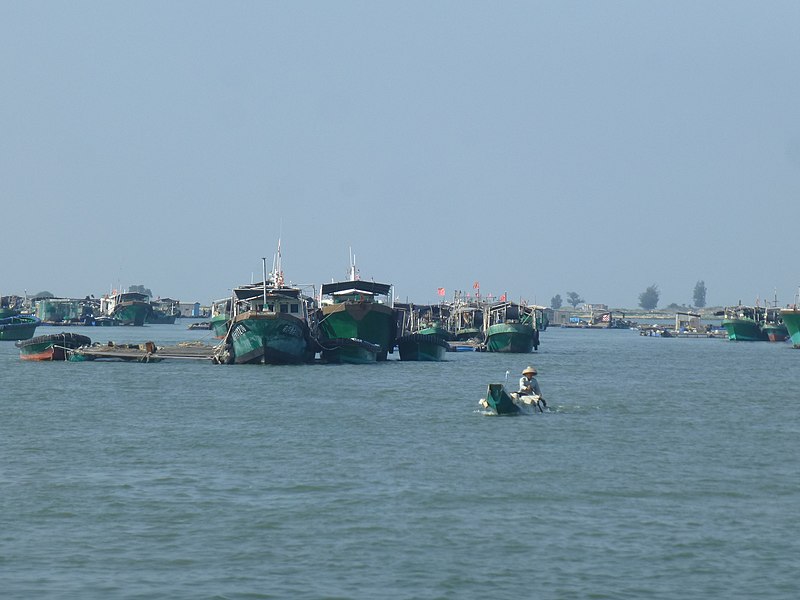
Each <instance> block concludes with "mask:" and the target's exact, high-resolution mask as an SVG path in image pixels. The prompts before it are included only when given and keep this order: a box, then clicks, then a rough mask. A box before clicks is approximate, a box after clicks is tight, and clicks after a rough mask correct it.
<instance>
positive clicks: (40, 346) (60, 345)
mask: <svg viewBox="0 0 800 600" xmlns="http://www.w3.org/2000/svg"><path fill="white" fill-rule="evenodd" d="M91 343H92V340H91V339H89V338H88V337H86V336H85V335H79V334H77V333H66V332H62V333H53V334H50V335H40V336H38V337H35V338H31V339H29V340H24V341H19V342H17V344H16V346H17V348H19V357H20V359H21V360H67V357H68V354H69V351H70V350H74V349H76V348H80V347H81V346H88V345H89V344H91Z"/></svg>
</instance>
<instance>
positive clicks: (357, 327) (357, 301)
mask: <svg viewBox="0 0 800 600" xmlns="http://www.w3.org/2000/svg"><path fill="white" fill-rule="evenodd" d="M349 275H350V279H349V280H347V281H340V282H336V283H326V284H323V286H322V295H323V296H324V297H326V298H325V299H324V300H323V302H322V306H321V307H320V309H319V311H318V313H319V316H318V324H317V328H316V334H317V335H316V338H317V341H318V342H319V344H320V347H321V353H322V358H323V359H324V360H325V361H327V362H334V363H364V362H372V361H374V360H379V361H383V360H386V358H387V355H388V353H389V352H391V351H392V350H393V349H394V345H395V337H396V332H397V325H396V313H395V310H394V308H393V306H392V286H391V285H389V284H385V283H375V282H372V281H361V280H360V279H358V278H357V276H356V269H355V264H354V263H353V262H352V261H351V265H350V273H349ZM379 297H384V298H385V300H384V301H380V300H379ZM341 340H357V341H362V342H367V343H368V344H373V345H375V346H377V347H378V350H377V352H376V353H375V355H374V357H370V356H369V354H370V353H369V352H368V351H366V352H365V349H364V347H363V346H361V345H359V344H357V343H356V342H353V343H352V344H343V343H342V342H341Z"/></svg>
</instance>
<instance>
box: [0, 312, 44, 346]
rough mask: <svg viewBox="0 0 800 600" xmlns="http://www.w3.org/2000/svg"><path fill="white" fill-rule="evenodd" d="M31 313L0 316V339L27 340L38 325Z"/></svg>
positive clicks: (36, 319)
mask: <svg viewBox="0 0 800 600" xmlns="http://www.w3.org/2000/svg"><path fill="white" fill-rule="evenodd" d="M40 322H41V321H39V319H38V318H36V317H34V316H33V315H13V316H9V317H5V318H0V340H13V341H18V340H29V339H30V338H32V337H33V334H34V333H35V332H36V328H37V327H38V326H39V323H40Z"/></svg>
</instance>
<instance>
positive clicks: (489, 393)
mask: <svg viewBox="0 0 800 600" xmlns="http://www.w3.org/2000/svg"><path fill="white" fill-rule="evenodd" d="M480 404H481V406H483V407H484V408H488V409H490V410H492V411H494V413H495V414H497V415H518V414H520V413H521V412H522V409H521V408H520V407H519V406H517V404H516V403H515V402H514V400H513V399H512V398H511V396H510V395H509V394H508V392H506V390H505V388H504V387H503V384H502V383H490V384H489V388H488V389H487V390H486V398H482V399H481V402H480Z"/></svg>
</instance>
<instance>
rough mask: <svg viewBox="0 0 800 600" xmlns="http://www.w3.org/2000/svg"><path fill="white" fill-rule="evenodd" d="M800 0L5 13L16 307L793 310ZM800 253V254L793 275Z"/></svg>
mask: <svg viewBox="0 0 800 600" xmlns="http://www.w3.org/2000/svg"><path fill="white" fill-rule="evenodd" d="M798 23H800V2H796V1H789V2H763V3H762V2H752V1H747V2H744V1H742V2H739V1H733V0H730V1H722V2H702V1H700V2H698V1H694V0H693V1H687V2H674V1H671V2H640V1H631V2H564V1H553V2H534V1H526V2H509V1H505V2H466V1H461V0H459V1H447V2H445V1H441V2H436V1H424V2H409V1H403V2H375V1H364V2H333V1H325V2H289V1H286V2H256V1H253V2H235V1H226V2H196V1H191V2H179V1H169V2H162V1H158V2H146V1H138V0H137V1H135V2H134V1H131V2H105V1H103V2H81V1H77V2H60V1H59V2H36V1H30V2H17V1H9V0H2V1H1V2H0V76H2V93H0V201H1V202H2V217H1V218H2V223H3V226H2V236H0V239H2V242H0V250H2V253H3V257H4V259H3V260H2V262H1V263H0V265H2V266H0V293H2V294H9V293H19V294H22V293H23V290H27V291H28V292H29V293H35V292H38V291H41V290H49V291H51V292H53V293H55V294H57V295H63V296H84V295H86V294H95V295H98V294H100V293H103V292H106V291H108V290H109V289H110V288H112V287H127V286H129V285H133V284H144V285H146V286H147V287H149V288H151V289H152V290H153V292H154V294H157V295H162V296H171V297H178V298H180V299H182V300H186V301H194V300H200V301H203V302H207V301H209V300H210V299H212V298H218V297H223V296H226V295H227V294H228V289H229V288H231V287H233V286H234V285H237V284H241V283H246V282H249V281H250V277H251V273H255V274H256V276H259V275H260V271H261V257H262V256H268V257H271V256H272V254H273V253H274V250H275V246H276V244H277V241H278V237H279V235H281V236H282V248H283V266H284V270H285V272H286V277H287V279H290V280H292V281H294V282H297V283H322V282H325V281H330V280H331V279H332V278H333V279H342V278H344V276H345V275H346V271H347V266H348V252H349V248H350V247H352V248H353V252H354V253H355V255H356V257H357V261H358V266H359V268H360V271H361V275H362V277H363V278H366V279H375V280H376V281H381V282H386V283H393V284H394V285H395V286H396V292H397V295H398V296H399V297H401V298H402V299H404V300H405V299H406V298H409V299H410V300H413V301H416V302H430V301H436V299H437V296H436V289H437V288H438V287H444V288H446V290H447V295H448V297H449V296H450V295H451V294H452V291H453V290H454V289H463V290H471V288H472V284H473V282H474V281H480V284H481V290H482V292H483V293H484V294H487V293H490V292H491V293H494V294H500V293H502V292H504V291H507V292H508V293H509V295H510V296H511V298H512V299H517V298H525V299H527V300H529V301H531V302H532V301H536V302H538V303H540V304H549V302H550V298H551V297H552V296H553V295H554V294H556V293H560V294H561V295H562V296H565V295H566V293H567V292H568V291H577V292H578V293H580V294H581V295H582V296H583V297H584V299H585V300H587V301H589V302H597V303H600V302H604V303H608V304H610V305H612V306H636V304H637V303H638V295H639V293H641V292H642V291H643V290H644V289H645V288H646V287H647V286H648V285H650V284H652V283H656V284H658V286H659V288H660V290H661V302H660V304H661V305H662V306H663V305H665V304H668V303H670V302H688V301H691V299H692V291H693V289H694V285H695V282H696V281H697V280H698V279H703V280H705V282H706V286H707V288H708V297H707V300H708V303H709V304H727V303H735V302H737V301H738V300H740V299H741V300H742V301H743V302H746V303H750V302H753V301H754V300H755V298H756V297H757V296H760V297H761V298H764V297H765V296H770V297H771V296H772V294H773V290H775V289H777V292H778V297H779V300H780V301H782V302H783V303H786V302H789V301H791V300H792V299H793V296H794V294H795V292H796V290H797V286H798V284H800V273H798V264H800V259H798V256H797V253H796V250H795V248H796V243H797V242H796V239H795V237H796V235H797V232H795V231H794V230H793V227H796V226H797V223H798V221H800V218H799V217H800V35H798V32H797V26H798ZM795 260H798V262H794V261H795Z"/></svg>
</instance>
